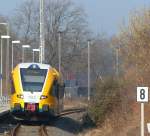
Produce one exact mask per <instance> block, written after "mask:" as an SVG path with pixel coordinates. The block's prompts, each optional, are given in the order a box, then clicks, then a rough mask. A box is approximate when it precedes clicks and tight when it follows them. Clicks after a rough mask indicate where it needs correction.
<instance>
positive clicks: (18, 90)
mask: <svg viewBox="0 0 150 136" xmlns="http://www.w3.org/2000/svg"><path fill="white" fill-rule="evenodd" d="M12 80H13V83H14V89H15V93H14V94H12V95H11V108H13V107H14V104H15V103H20V104H21V107H22V108H24V101H23V99H21V98H18V97H17V95H18V94H23V91H22V84H21V78H20V68H19V66H17V67H16V68H15V69H14V71H12Z"/></svg>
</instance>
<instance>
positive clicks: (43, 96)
mask: <svg viewBox="0 0 150 136" xmlns="http://www.w3.org/2000/svg"><path fill="white" fill-rule="evenodd" d="M47 98H48V97H47V96H46V95H41V97H40V99H41V100H42V99H47Z"/></svg>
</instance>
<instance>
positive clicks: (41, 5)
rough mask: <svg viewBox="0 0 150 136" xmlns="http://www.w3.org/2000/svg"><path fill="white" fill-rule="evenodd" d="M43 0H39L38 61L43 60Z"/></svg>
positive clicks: (41, 61)
mask: <svg viewBox="0 0 150 136" xmlns="http://www.w3.org/2000/svg"><path fill="white" fill-rule="evenodd" d="M43 30H44V1H43V0H40V63H43V62H44V60H45V45H44V31H43Z"/></svg>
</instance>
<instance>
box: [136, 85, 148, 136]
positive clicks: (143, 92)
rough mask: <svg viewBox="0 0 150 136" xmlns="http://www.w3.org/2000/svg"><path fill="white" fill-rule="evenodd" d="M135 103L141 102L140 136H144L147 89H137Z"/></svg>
mask: <svg viewBox="0 0 150 136" xmlns="http://www.w3.org/2000/svg"><path fill="white" fill-rule="evenodd" d="M137 102H141V136H144V103H145V102H148V87H137Z"/></svg>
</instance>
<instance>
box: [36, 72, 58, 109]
mask: <svg viewBox="0 0 150 136" xmlns="http://www.w3.org/2000/svg"><path fill="white" fill-rule="evenodd" d="M54 79H55V76H54V75H53V70H52V69H49V70H48V73H47V79H46V82H45V85H44V88H43V93H42V95H45V96H47V97H48V98H46V99H43V100H40V103H39V108H40V109H42V105H43V104H48V105H49V106H50V107H53V108H54V107H56V105H57V101H56V99H55V98H54V97H53V96H51V95H50V94H51V91H50V90H51V88H52V84H53V81H54Z"/></svg>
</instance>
